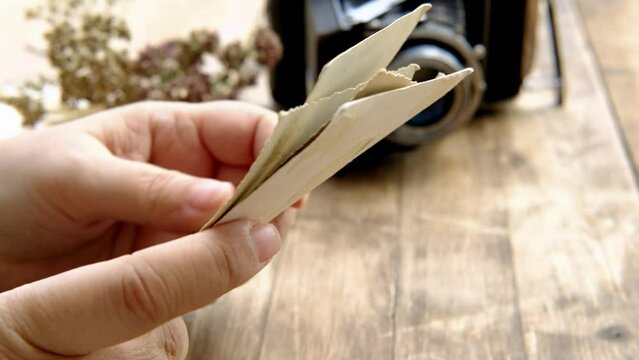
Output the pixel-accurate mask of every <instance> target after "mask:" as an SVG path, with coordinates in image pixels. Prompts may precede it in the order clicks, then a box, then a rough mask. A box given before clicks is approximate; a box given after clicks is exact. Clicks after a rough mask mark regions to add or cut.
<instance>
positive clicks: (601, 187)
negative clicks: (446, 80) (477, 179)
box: [498, 0, 639, 359]
mask: <svg viewBox="0 0 639 360" xmlns="http://www.w3.org/2000/svg"><path fill="white" fill-rule="evenodd" d="M556 4H557V6H558V8H557V15H558V16H557V19H558V23H559V24H558V25H559V28H560V30H561V32H560V44H561V49H562V54H563V55H564V56H563V60H564V64H565V68H564V70H565V74H564V75H565V79H566V85H567V89H566V104H565V105H564V108H563V109H561V110H559V111H551V112H546V113H534V112H521V113H520V112H518V111H517V109H516V108H513V109H512V110H511V112H509V113H504V114H501V115H500V116H499V117H498V119H499V118H500V117H503V118H506V117H507V118H510V119H511V120H510V121H502V122H499V123H500V125H501V127H502V128H501V130H500V133H501V134H502V135H504V136H503V137H501V141H500V145H499V146H500V148H502V154H501V156H500V159H501V162H502V164H501V166H502V168H503V169H504V175H505V179H504V184H505V189H506V191H507V194H508V195H507V199H508V205H507V207H508V209H509V215H508V217H509V220H508V221H509V224H510V225H509V229H510V230H509V233H510V239H511V245H512V249H513V255H514V257H513V264H514V268H515V276H516V282H517V288H518V290H519V291H518V298H519V308H520V313H521V317H522V328H523V332H524V336H525V340H526V353H527V355H528V358H531V359H622V358H623V359H636V358H637V357H639V347H638V346H637V342H636V340H635V337H636V334H638V333H639V326H638V325H637V320H639V319H637V312H636V311H635V309H634V304H636V302H637V275H636V274H637V265H636V261H634V260H633V258H636V257H637V255H639V254H638V252H637V251H638V250H639V248H638V247H637V242H636V240H637V238H638V237H639V229H638V228H637V224H639V202H638V196H637V189H636V187H635V184H634V181H633V177H632V172H631V166H630V163H629V161H628V158H627V157H626V155H625V153H624V151H623V147H622V143H621V139H620V137H619V134H618V133H617V130H616V128H615V122H614V116H613V111H612V109H611V108H610V107H609V103H608V102H607V99H606V96H605V91H604V88H603V83H602V81H601V79H600V78H599V76H598V75H599V73H598V71H597V68H596V64H595V62H594V58H593V56H592V53H591V52H589V49H588V47H587V43H586V38H585V37H584V32H583V28H582V23H581V21H580V18H579V15H578V13H577V11H576V8H575V2H574V1H571V0H557V1H556ZM513 112H514V113H513ZM512 119H516V121H512Z"/></svg>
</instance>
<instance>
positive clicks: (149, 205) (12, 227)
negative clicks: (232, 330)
mask: <svg viewBox="0 0 639 360" xmlns="http://www.w3.org/2000/svg"><path fill="white" fill-rule="evenodd" d="M274 122H275V117H274V114H273V113H271V112H268V111H266V110H263V109H260V108H258V107H255V106H249V105H246V104H240V103H234V102H218V103H210V104H201V105H187V104H169V103H147V104H138V105H132V106H127V107H123V108H120V109H116V110H112V111H107V112H104V113H101V114H97V115H94V116H92V117H89V118H87V119H83V120H79V121H76V122H74V123H70V124H66V125H62V126H58V127H55V128H51V129H47V130H43V131H34V132H31V133H28V134H25V135H23V136H20V137H17V138H14V139H12V140H9V141H6V142H3V143H0V184H2V187H1V188H0V273H1V274H3V276H2V278H1V279H0V289H10V288H13V287H15V286H18V285H21V284H24V283H28V282H31V281H34V280H37V279H41V278H43V277H46V276H50V275H53V274H57V273H60V272H62V271H65V270H68V269H72V268H75V267H78V266H83V265H86V264H92V263H95V262H98V261H104V260H108V259H112V258H116V257H118V256H121V255H125V254H130V253H134V252H135V253H134V254H133V255H130V256H125V257H120V258H117V259H115V260H111V261H107V262H104V263H100V264H94V265H90V266H84V267H81V268H79V269H76V270H73V271H70V272H67V273H64V274H61V275H58V276H55V277H52V278H49V279H45V280H42V281H39V282H35V283H32V284H29V285H26V286H23V287H21V288H18V289H15V290H12V291H9V292H6V293H4V294H2V297H1V300H0V305H2V309H7V308H11V309H12V312H11V314H10V315H11V316H9V319H14V320H12V321H13V322H15V323H11V321H9V322H10V323H11V324H9V325H10V326H9V327H8V328H9V329H12V331H14V334H18V335H20V336H19V338H22V339H25V340H28V341H26V342H25V343H26V344H27V345H34V346H35V348H36V349H37V348H40V349H41V350H45V351H50V352H53V353H58V354H64V355H78V354H87V353H91V352H92V351H94V350H97V349H101V348H104V347H107V346H112V345H114V344H117V343H119V342H122V341H125V340H128V339H131V338H132V337H134V336H137V335H141V334H143V333H144V332H146V331H150V330H151V329H153V328H154V327H155V326H158V325H160V324H162V323H164V322H166V321H167V320H169V319H171V318H173V317H176V316H178V315H180V314H182V313H184V312H186V311H188V310H190V309H193V308H195V307H199V306H202V305H204V304H206V303H208V302H210V301H212V300H214V299H215V298H216V297H217V296H219V295H221V294H222V293H224V292H225V291H228V290H229V289H230V288H232V287H234V286H237V285H238V284H240V283H241V282H243V281H245V280H246V279H247V278H248V277H250V276H251V275H253V274H254V273H255V272H257V271H258V270H259V269H260V268H261V267H262V266H263V264H264V262H265V261H267V260H268V258H270V256H272V255H273V254H274V253H275V252H276V251H277V249H278V246H279V237H278V236H277V232H276V231H275V230H274V229H272V228H269V227H268V226H267V225H265V226H266V227H260V226H257V225H255V224H252V223H248V222H238V223H234V224H229V225H225V226H220V227H217V228H215V229H212V230H209V231H206V232H203V233H199V234H195V235H191V236H188V237H184V238H182V239H180V240H178V241H173V242H167V241H168V240H173V239H176V238H179V237H182V236H184V235H185V234H189V233H192V232H194V231H196V230H197V229H199V227H200V226H201V225H202V224H203V223H204V222H206V220H207V219H208V218H209V217H210V216H211V215H212V214H213V213H214V212H215V211H216V210H217V209H218V208H219V207H220V206H221V205H222V204H223V203H224V202H225V201H226V200H227V199H228V198H230V196H231V195H232V191H233V186H232V185H231V184H232V183H237V182H238V181H239V180H240V179H241V178H242V176H243V175H244V173H245V172H246V171H247V170H248V167H249V166H250V164H251V163H252V161H253V160H254V158H255V157H256V155H257V153H258V152H259V149H261V147H262V146H263V144H264V143H265V142H266V140H267V138H268V137H269V136H270V133H271V131H272V128H273V125H274ZM167 169H171V170H167ZM211 178H216V179H217V180H212V179H211ZM293 215H294V210H288V211H287V212H286V213H285V214H283V215H282V216H281V217H280V218H279V220H278V221H277V222H276V223H277V225H278V228H279V229H280V231H285V230H286V228H287V226H288V224H289V223H290V221H291V218H292V217H293ZM253 228H254V229H262V230H263V231H261V232H260V231H258V233H269V232H270V233H271V235H269V236H267V237H266V238H267V239H270V240H257V242H255V241H253V242H252V241H251V239H253V240H255V239H260V237H255V236H251V235H250V234H251V231H250V230H249V229H253ZM264 229H266V230H264ZM268 229H271V230H268ZM158 244H162V245H158ZM153 245H158V246H153ZM151 246H153V247H151ZM140 249H145V250H142V251H137V250H140ZM136 251H137V252H136ZM145 274H146V275H145ZM70 287H71V288H70ZM178 289H179V291H178ZM98 295H99V296H98ZM127 296H128V298H127ZM118 299H119V300H118ZM105 303H106V304H105ZM5 305H6V306H5ZM109 306H111V308H109ZM118 306H119V307H118ZM96 307H97V310H93V311H97V312H98V313H93V314H92V309H95V308H96ZM45 308H46V309H48V310H47V312H46V313H45V312H42V309H45ZM54 310H55V311H54ZM38 313H40V315H41V316H40V317H38V316H37V314H38ZM19 314H22V315H19ZM33 314H36V315H33ZM5 315H6V314H0V319H7V318H5V317H4V316H5ZM107 315H108V316H107ZM21 316H25V317H26V319H27V320H25V319H24V318H22V317H21ZM111 316H113V317H114V318H115V319H116V320H109V319H110V317H111ZM127 316H128V318H127ZM16 318H17V320H15V319H16ZM0 321H2V320H0ZM118 321H119V323H116V324H111V325H109V324H110V322H118ZM180 321H181V320H177V321H173V322H171V323H169V324H175V323H178V324H179V322H180ZM98 323H100V324H102V323H103V324H104V326H103V325H100V326H99V327H100V328H99V329H97V330H95V331H93V333H92V332H91V331H88V330H87V329H86V327H87V325H95V324H98ZM16 324H21V325H20V328H19V329H16V328H15V326H16ZM25 324H26V325H25ZM81 325H84V326H81ZM173 326H174V327H175V326H176V325H173ZM178 327H179V326H178ZM182 327H183V325H182ZM31 328H36V330H35V332H33V330H32V329H31ZM169 328H170V326H169ZM79 329H81V330H79ZM127 329H128V330H127ZM162 329H165V328H160V330H156V332H157V331H163V330H162ZM52 332H54V333H55V334H57V335H53V334H52ZM112 332H113V334H112ZM173 333H175V331H174V332H173ZM178 333H179V331H178ZM109 334H111V335H113V336H110V335H109ZM92 336H93V337H92ZM87 338H88V340H87ZM65 339H66V340H65ZM92 339H93V340H92ZM42 341H44V343H41V342H42Z"/></svg>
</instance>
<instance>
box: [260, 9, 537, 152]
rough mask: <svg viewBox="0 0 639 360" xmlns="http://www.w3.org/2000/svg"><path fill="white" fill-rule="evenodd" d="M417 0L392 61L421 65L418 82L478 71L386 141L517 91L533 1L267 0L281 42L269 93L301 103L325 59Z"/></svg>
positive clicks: (419, 139) (417, 133)
mask: <svg viewBox="0 0 639 360" xmlns="http://www.w3.org/2000/svg"><path fill="white" fill-rule="evenodd" d="M422 3H431V4H432V5H433V7H432V9H431V10H430V11H429V12H428V13H427V15H426V18H425V19H424V21H423V22H422V23H421V24H420V25H418V27H417V28H416V29H415V31H413V33H412V34H411V36H410V38H409V39H408V41H407V42H406V43H405V45H404V46H403V48H402V49H401V50H400V52H399V53H398V55H397V56H396V58H395V59H394V60H393V62H392V64H391V65H390V67H389V68H390V69H395V68H399V67H402V66H405V65H408V64H410V63H415V64H418V65H419V66H420V67H421V70H420V71H419V72H418V73H417V74H416V75H415V80H417V81H425V80H429V79H432V78H434V77H435V76H436V75H437V74H438V73H445V74H449V73H452V72H454V71H457V70H460V69H462V68H465V67H472V68H474V69H475V72H474V74H473V75H472V76H470V77H469V78H468V79H467V80H465V81H464V82H463V83H462V84H460V85H459V86H458V87H457V88H455V90H453V91H451V93H449V94H448V95H446V96H445V97H444V98H443V99H441V100H439V101H438V102H436V103H435V104H433V105H432V106H431V107H429V108H428V109H426V110H424V111H423V112H421V113H420V114H418V115H417V116H415V117H414V118H413V119H411V120H410V121H409V122H408V123H407V124H406V125H404V126H402V127H400V128H399V129H397V130H396V131H395V132H394V133H392V134H391V135H390V136H389V137H388V138H387V139H386V140H387V142H390V143H392V144H395V145H397V146H398V147H414V146H417V145H419V144H421V143H424V142H426V141H429V140H432V139H435V138H438V137H441V136H442V135H444V134H446V133H448V132H450V131H451V130H453V129H456V128H458V127H459V126H460V125H462V124H463V123H465V122H467V121H468V120H469V119H471V118H472V117H473V115H474V114H475V112H476V110H477V109H478V108H479V107H480V106H483V105H487V104H493V103H496V102H501V101H504V100H507V99H510V98H512V97H514V96H515V95H517V93H518V92H519V89H520V87H521V84H522V80H523V78H524V76H525V75H526V73H527V71H528V68H529V66H530V62H531V59H532V49H533V45H534V35H535V24H536V14H537V5H538V0H430V1H414V0H405V1H402V0H270V1H269V5H268V12H269V17H270V20H271V23H272V25H273V27H274V29H275V30H276V31H277V32H278V33H279V35H280V37H281V39H282V42H283V45H284V55H283V58H282V61H281V62H280V63H279V65H278V66H277V67H276V69H275V70H274V71H273V73H272V74H271V88H272V92H273V97H274V99H275V100H276V101H277V102H278V103H279V104H280V105H281V106H282V107H284V108H290V107H293V106H296V105H299V104H302V103H304V99H305V98H306V94H307V91H308V90H309V89H311V88H312V86H313V83H314V82H315V80H316V78H317V76H318V74H319V71H320V70H321V68H322V66H323V65H324V64H325V63H326V62H328V61H329V60H330V59H332V58H333V57H335V56H336V55H338V54H340V53H341V52H343V51H344V50H346V49H348V48H349V47H351V46H353V45H355V44H356V43H358V42H359V41H361V40H363V39H364V38H365V37H367V36H370V35H371V34H373V33H375V32H376V31H378V30H379V29H381V28H383V27H384V26H386V25H388V24H389V23H391V22H392V21H394V20H396V19H398V18H399V17H401V16H402V15H404V14H406V13H407V12H409V11H412V10H413V9H415V8H416V7H417V6H419V5H420V4H422Z"/></svg>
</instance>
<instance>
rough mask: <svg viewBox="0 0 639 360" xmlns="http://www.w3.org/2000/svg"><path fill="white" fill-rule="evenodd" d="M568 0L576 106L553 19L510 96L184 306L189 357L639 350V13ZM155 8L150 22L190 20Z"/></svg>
mask: <svg viewBox="0 0 639 360" xmlns="http://www.w3.org/2000/svg"><path fill="white" fill-rule="evenodd" d="M555 1H556V4H557V17H558V22H559V27H560V28H559V30H560V33H559V34H560V37H559V40H560V44H561V48H562V54H563V64H564V76H565V79H564V80H565V85H566V93H565V94H566V100H565V104H564V106H563V107H561V108H556V107H554V106H553V99H554V91H553V90H552V89H551V88H549V87H548V86H549V84H551V83H552V76H553V74H552V71H550V69H551V67H550V59H549V57H548V54H549V49H548V36H547V35H548V34H547V32H546V31H545V30H546V29H545V28H544V27H542V29H541V31H540V36H539V52H538V54H539V56H538V57H537V59H536V67H535V71H534V73H533V75H531V78H530V81H529V84H530V85H529V86H528V87H527V88H526V89H525V90H524V92H523V94H522V96H520V97H519V98H518V99H517V100H516V101H515V102H513V103H512V104H510V106H508V107H506V108H505V109H503V111H500V112H495V113H490V114H485V115H482V116H480V117H479V118H478V119H477V120H476V121H474V122H473V123H472V124H470V125H469V126H467V127H466V128H464V129H463V130H461V131H458V132H456V133H455V134H453V135H450V136H448V137H446V138H444V139H441V140H440V141H437V142H434V143H432V144H429V145H426V146H423V147H421V148H420V149H419V150H417V151H414V152H411V153H406V154H398V155H396V156H394V157H392V158H390V159H387V160H385V161H384V162H383V163H382V164H380V166H379V167H377V168H375V169H369V170H365V171H356V172H350V173H347V174H345V175H342V176H339V177H336V178H334V179H332V180H330V181H328V182H327V183H325V184H324V185H322V186H321V187H320V188H319V189H318V190H317V191H315V193H314V196H313V198H312V199H311V201H310V203H309V204H308V206H307V207H306V208H305V209H304V210H303V212H302V214H301V217H300V219H299V221H298V223H297V225H296V227H295V229H294V230H293V231H292V233H291V234H290V236H289V238H288V239H287V241H286V243H285V245H284V248H283V249H282V251H281V253H280V254H279V255H278V256H277V258H276V259H275V261H274V262H273V263H272V264H271V265H270V266H269V267H268V268H266V269H265V271H263V272H262V273H261V274H260V275H258V276H257V277H256V278H254V279H253V280H251V281H250V282H249V283H247V284H246V285H245V286H243V287H241V288H239V289H237V290H235V291H233V292H231V293H230V294H228V295H227V296H224V297H223V298H221V299H220V300H218V301H217V302H216V303H214V304H212V305H211V306H208V307H206V308H203V309H201V310H199V311H196V312H194V313H192V314H190V315H189V316H188V320H189V324H190V336H191V349H190V357H191V359H194V360H199V359H278V360H279V359H637V358H639V342H638V341H637V337H638V336H639V310H637V308H638V301H639V286H638V285H639V277H638V276H639V275H638V274H639V262H638V261H637V260H636V259H637V257H638V255H639V245H638V243H637V242H638V241H639V196H638V193H637V182H636V179H635V178H634V177H633V176H634V173H636V170H635V168H634V167H633V162H632V160H631V158H630V157H629V153H631V152H634V154H635V155H634V156H635V159H637V157H639V155H638V154H639V153H638V152H637V151H639V150H638V149H639V148H638V147H637V144H638V143H639V142H638V140H637V134H638V132H637V117H636V114H635V111H634V108H635V106H636V105H635V104H637V103H639V92H638V91H637V82H638V81H639V80H638V79H639V73H638V70H637V69H639V68H638V67H637V65H636V64H638V63H639V57H637V56H635V55H637V54H639V43H638V42H637V41H638V40H637V38H639V37H638V36H636V35H639V33H637V31H635V30H636V29H637V25H636V24H635V23H634V22H635V21H637V20H636V19H637V18H638V16H636V15H639V14H637V6H636V4H635V1H634V0H612V1H594V0H555ZM193 2H194V3H198V6H199V7H198V10H197V11H193V13H197V15H192V16H196V17H197V18H202V17H203V15H202V13H206V11H207V10H208V11H209V12H210V13H211V14H213V13H214V9H216V7H215V6H214V5H211V4H213V3H221V1H210V2H205V1H193ZM153 3H154V4H155V3H156V2H153ZM158 3H162V4H165V5H166V6H167V7H159V8H158V9H161V10H158V11H157V17H158V19H165V20H158V19H155V20H153V19H147V20H146V21H147V23H146V24H148V25H147V26H148V27H147V28H146V30H145V31H147V33H153V29H154V27H159V28H163V29H164V30H166V28H164V27H163V26H164V25H166V24H171V23H177V24H189V21H188V20H185V19H188V18H189V16H191V15H189V14H190V12H188V14H187V12H186V11H182V15H181V16H182V17H180V16H176V17H175V19H172V18H170V17H164V15H163V14H164V12H165V11H167V10H166V9H170V8H169V5H167V4H174V5H175V3H177V2H172V1H168V0H165V1H162V2H158ZM183 3H186V2H180V4H183ZM228 3H231V2H228ZM260 3H261V2H260V1H259V0H255V1H254V2H252V3H251V4H248V3H244V2H243V3H242V4H244V5H246V4H248V5H247V6H249V7H250V6H253V8H254V9H259V6H260ZM7 4H9V3H8V2H7V1H6V0H0V7H1V6H9V5H7ZM147 4H148V3H147ZM236 4H237V3H236ZM138 6H140V7H141V6H142V5H138ZM182 6H184V5H182ZM230 8H231V7H230V6H228V9H230ZM222 9H227V8H222ZM228 9H227V10H224V11H231V10H228ZM169 12H170V11H169ZM0 14H2V16H1V17H4V16H5V14H6V12H5V11H4V10H2V11H0ZM140 14H143V12H141V13H140ZM216 14H219V12H218V13H216ZM229 14H230V13H229ZM254 14H256V15H255V18H259V11H258V12H254ZM582 15H583V16H582ZM139 16H140V17H141V18H146V17H144V16H143V15H139ZM169 19H171V20H170V21H169ZM584 19H585V23H584ZM226 21H227V22H229V23H231V21H230V20H228V19H226ZM245 24H246V25H247V26H248V25H249V24H250V22H248V23H245ZM174 30H175V31H178V30H179V31H182V30H183V29H182V28H181V27H179V26H178V27H176V28H174ZM167 31H168V30H167ZM633 34H634V35H633ZM3 36H6V35H3ZM0 44H4V43H3V42H0ZM591 46H592V47H591ZM592 49H594V52H593V51H592ZM13 61H15V60H13ZM16 63H17V62H13V64H16ZM3 68H5V67H3ZM5 73H7V76H12V75H11V73H9V72H8V71H3V72H2V73H0V75H2V76H3V75H4V74H5ZM2 79H3V78H0V80H2ZM624 139H625V141H624ZM625 143H627V144H628V145H627V146H626V145H625Z"/></svg>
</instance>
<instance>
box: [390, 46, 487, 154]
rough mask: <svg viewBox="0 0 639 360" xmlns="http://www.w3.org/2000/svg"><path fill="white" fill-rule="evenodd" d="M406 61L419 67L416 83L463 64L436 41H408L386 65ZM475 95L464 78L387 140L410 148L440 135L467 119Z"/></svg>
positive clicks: (402, 64)
mask: <svg viewBox="0 0 639 360" xmlns="http://www.w3.org/2000/svg"><path fill="white" fill-rule="evenodd" d="M410 64H417V65H419V67H420V70H419V71H418V72H417V73H415V76H414V77H413V80H415V81H417V82H423V81H428V80H432V79H434V78H435V77H437V75H438V74H439V73H443V74H451V73H454V72H456V71H459V70H462V69H463V68H465V67H466V65H464V64H463V63H462V61H460V60H459V59H458V58H457V56H455V55H454V54H453V53H452V52H451V51H450V50H448V49H447V48H446V47H444V46H440V45H439V44H436V43H421V44H420V43H417V44H416V43H413V44H408V46H407V47H405V48H404V49H403V50H401V51H400V52H399V53H398V54H397V57H396V58H395V60H393V63H392V64H391V65H390V68H391V69H397V68H400V67H403V66H407V65H410ZM477 96H479V94H477V91H473V88H472V86H471V83H470V81H468V80H465V81H463V82H462V83H461V84H460V85H459V86H457V87H456V88H455V89H453V90H452V91H451V92H449V93H448V94H446V95H445V96H444V97H443V98H441V99H439V100H438V101H437V102H435V103H434V104H432V105H431V106H429V107H428V108H427V109H425V110H423V111H422V112H420V113H419V114H417V115H416V116H415V117H413V118H412V119H411V120H410V121H409V122H408V123H406V125H404V126H402V127H400V128H399V129H397V130H396V131H395V132H393V133H392V134H391V135H390V136H389V137H388V140H390V141H391V142H394V143H396V144H398V145H402V146H408V147H411V146H417V145H419V144H421V143H424V142H426V141H429V140H432V139H435V138H438V137H441V136H442V135H444V134H446V133H448V132H449V131H451V130H453V129H454V128H456V127H457V126H458V125H459V124H461V123H464V122H466V121H467V120H468V119H469V118H470V115H471V114H472V112H474V110H475V108H476V106H473V103H474V102H475V100H474V98H475V97H477ZM471 108H472V109H471ZM469 110H470V111H469Z"/></svg>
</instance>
